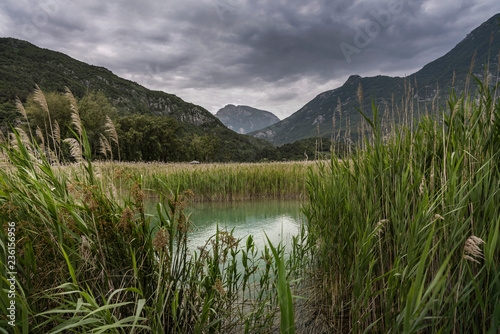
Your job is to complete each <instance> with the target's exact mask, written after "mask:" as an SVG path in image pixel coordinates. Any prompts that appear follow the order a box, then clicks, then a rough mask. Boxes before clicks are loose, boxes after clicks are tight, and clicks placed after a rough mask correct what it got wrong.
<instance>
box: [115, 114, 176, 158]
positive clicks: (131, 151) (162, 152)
mask: <svg viewBox="0 0 500 334" xmlns="http://www.w3.org/2000/svg"><path fill="white" fill-rule="evenodd" d="M116 125H117V132H118V139H119V141H120V145H121V153H122V158H123V159H124V160H129V161H141V160H142V161H180V160H185V154H184V152H183V150H182V145H181V141H180V140H179V138H178V135H177V134H178V132H179V130H180V127H179V125H178V123H177V122H176V121H175V119H173V118H171V117H166V116H147V115H133V116H127V117H122V118H120V119H118V120H117V124H116Z"/></svg>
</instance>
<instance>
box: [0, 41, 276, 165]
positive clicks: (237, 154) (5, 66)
mask: <svg viewBox="0 0 500 334" xmlns="http://www.w3.org/2000/svg"><path fill="white" fill-rule="evenodd" d="M35 84H38V85H39V86H40V88H41V89H42V90H43V91H44V92H60V93H63V92H64V89H65V87H66V86H67V87H68V88H69V89H70V90H71V91H72V92H73V94H74V95H75V97H76V98H82V97H84V96H85V95H86V94H87V93H88V92H92V91H95V92H102V93H103V94H104V95H105V97H106V98H107V99H108V100H109V102H110V103H111V104H112V106H113V107H115V108H116V110H117V114H118V115H117V117H119V118H120V117H121V118H125V117H131V116H134V115H138V114H139V115H144V116H148V117H167V118H169V119H173V120H174V121H175V123H176V124H178V126H179V130H178V131H177V132H176V138H177V139H178V140H180V141H181V142H182V143H183V144H182V145H184V146H186V145H190V144H191V141H192V140H193V138H199V137H207V138H208V136H213V137H216V138H218V143H219V144H218V147H219V148H218V151H217V152H215V153H214V154H213V157H214V158H213V159H216V160H218V161H253V160H256V159H261V158H262V153H261V152H262V151H263V150H264V151H269V150H271V151H272V150H273V149H274V148H273V146H272V145H271V144H269V143H268V142H266V141H264V140H261V139H258V138H254V137H251V136H246V135H240V134H236V133H235V132H233V131H231V130H229V129H228V128H227V127H226V126H224V125H223V124H222V122H221V121H219V119H218V118H217V117H215V116H214V115H212V114H211V113H210V112H209V111H207V110H206V109H204V108H203V107H201V106H198V105H195V104H192V103H188V102H185V101H183V100H182V99H181V98H179V97H177V96H175V95H173V94H168V93H165V92H161V91H152V90H149V89H147V88H145V87H143V86H141V85H139V84H137V83H136V82H132V81H129V80H126V79H123V78H120V77H118V76H117V75H115V74H113V73H112V72H111V71H109V70H108V69H106V68H104V67H98V66H93V65H89V64H86V63H84V62H81V61H78V60H75V59H73V58H71V57H69V56H68V55H65V54H63V53H60V52H55V51H51V50H47V49H42V48H39V47H37V46H35V45H33V44H31V43H29V42H26V41H22V40H18V39H14V38H0V129H3V130H6V129H9V128H10V125H9V124H15V123H16V122H20V121H19V119H20V115H19V114H18V113H17V112H16V108H15V98H16V96H17V97H19V98H20V99H21V101H22V102H26V99H27V97H28V95H29V94H31V93H32V92H33V91H34V89H35ZM118 123H120V122H118ZM144 136H147V134H144ZM186 159H187V158H186Z"/></svg>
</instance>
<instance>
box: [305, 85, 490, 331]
mask: <svg viewBox="0 0 500 334" xmlns="http://www.w3.org/2000/svg"><path fill="white" fill-rule="evenodd" d="M477 85H478V92H477V94H476V95H475V96H469V95H462V96H456V94H455V93H453V92H452V93H450V96H449V98H448V104H447V109H446V110H443V113H442V117H443V119H444V124H440V123H439V122H438V121H436V120H435V119H433V118H430V117H427V118H423V119H422V120H421V121H420V123H419V124H418V126H416V127H414V128H411V127H410V128H406V127H402V128H396V129H395V131H394V132H393V133H392V136H390V137H389V139H387V137H385V136H384V134H383V133H382V129H381V127H380V126H379V124H380V123H379V120H378V119H377V115H378V109H377V107H376V106H375V105H374V106H373V115H374V118H373V119H368V118H366V121H367V122H368V123H369V125H370V127H371V130H372V132H373V137H372V140H371V141H370V140H368V139H366V140H365V143H366V144H365V146H366V149H365V150H363V151H361V152H358V153H357V154H355V155H354V156H353V157H352V159H350V160H344V161H338V160H331V161H330V162H329V163H325V162H320V163H319V164H318V172H315V171H312V170H311V171H310V172H309V177H308V190H309V198H310V201H309V204H308V205H307V207H306V208H305V210H304V211H305V214H306V216H307V218H308V230H309V233H310V234H309V237H310V238H311V241H312V242H314V243H315V245H316V255H315V260H314V262H313V263H314V265H315V266H316V267H317V270H316V271H314V275H315V280H316V282H317V287H318V289H317V293H318V294H320V295H322V301H323V302H322V303H323V306H324V310H325V313H327V315H328V316H329V319H330V320H331V322H332V328H333V331H335V332H338V333H343V332H354V333H361V332H376V333H388V332H392V333H400V332H404V333H416V332H432V333H434V332H443V333H478V332H484V333H486V332H489V333H496V332H497V331H498V330H500V303H499V302H498V301H499V300H500V268H499V265H500V237H499V233H500V232H499V229H500V207H499V206H498V203H500V170H499V165H498V161H499V157H500V149H499V143H500V141H499V139H500V138H499V135H498V134H499V131H498V127H499V124H500V118H499V117H498V115H499V111H500V105H499V102H498V100H497V98H496V89H497V88H498V85H497V86H495V87H494V88H493V89H491V88H490V86H489V85H488V84H487V83H481V82H480V81H478V82H477ZM407 103H409V102H408V101H406V102H405V101H403V105H401V106H400V108H401V110H407V109H408V108H410V112H412V111H411V105H407ZM363 116H364V115H363Z"/></svg>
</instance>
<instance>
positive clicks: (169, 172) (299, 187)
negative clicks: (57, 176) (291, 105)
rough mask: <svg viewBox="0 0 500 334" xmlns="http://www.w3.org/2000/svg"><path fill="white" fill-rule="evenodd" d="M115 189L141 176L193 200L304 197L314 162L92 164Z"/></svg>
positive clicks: (146, 184)
mask: <svg viewBox="0 0 500 334" xmlns="http://www.w3.org/2000/svg"><path fill="white" fill-rule="evenodd" d="M96 166H97V167H98V168H99V169H100V171H101V172H102V173H103V175H106V176H108V177H109V178H110V179H113V180H114V184H115V186H116V187H117V188H125V189H127V188H128V187H130V184H131V180H133V179H135V178H138V177H142V182H143V186H144V188H146V189H154V190H160V191H163V192H168V191H169V190H173V191H175V190H177V189H179V191H181V192H182V191H187V190H191V191H193V193H194V200H195V201H238V200H249V199H262V198H274V199H280V198H301V199H304V198H305V197H306V194H307V191H306V177H307V173H308V170H309V168H311V167H312V168H315V167H314V166H315V164H314V162H272V163H271V162H270V163H226V164H217V163H210V164H199V165H193V164H187V163H175V164H167V163H130V162H110V161H107V162H106V161H103V162H99V163H96Z"/></svg>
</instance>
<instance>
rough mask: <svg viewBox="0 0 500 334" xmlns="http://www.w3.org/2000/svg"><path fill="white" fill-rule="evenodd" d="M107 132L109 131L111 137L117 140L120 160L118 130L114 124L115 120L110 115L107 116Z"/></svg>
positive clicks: (114, 140)
mask: <svg viewBox="0 0 500 334" xmlns="http://www.w3.org/2000/svg"><path fill="white" fill-rule="evenodd" d="M106 132H107V133H109V137H110V138H111V140H112V141H113V142H115V144H116V146H117V149H118V161H120V160H121V158H120V144H119V143H118V133H117V132H116V128H115V125H114V124H113V121H112V120H111V118H109V116H106ZM110 147H111V146H110Z"/></svg>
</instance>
